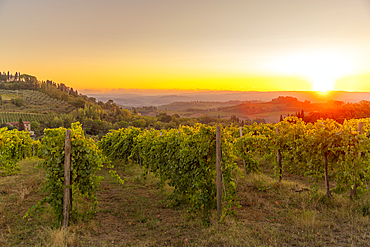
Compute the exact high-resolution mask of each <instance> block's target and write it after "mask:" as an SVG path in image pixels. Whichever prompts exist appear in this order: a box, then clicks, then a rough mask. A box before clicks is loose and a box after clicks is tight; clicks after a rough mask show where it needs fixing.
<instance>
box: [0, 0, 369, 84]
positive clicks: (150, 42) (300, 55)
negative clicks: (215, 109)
mask: <svg viewBox="0 0 370 247" xmlns="http://www.w3.org/2000/svg"><path fill="white" fill-rule="evenodd" d="M0 27H1V35H0V71H5V72H7V71H10V73H13V74H14V73H15V72H16V71H20V72H21V73H25V74H30V75H34V76H36V77H37V78H38V79H39V80H46V79H49V80H53V81H55V82H58V83H65V84H66V85H68V86H71V87H73V88H76V89H79V90H83V89H102V90H106V89H118V88H137V89H193V90H194V89H211V90H235V91H305V90H319V91H326V90H333V89H334V90H346V91H370V83H369V82H370V45H369V44H370V1H368V0H231V1H218V0H213V1H211V0H208V1H203V0H194V1H193V0H187V1H176V0H168V1H165V0H106V1H96V0H73V1H72V0H63V1H57V0H0Z"/></svg>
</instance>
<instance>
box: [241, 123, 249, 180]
mask: <svg viewBox="0 0 370 247" xmlns="http://www.w3.org/2000/svg"><path fill="white" fill-rule="evenodd" d="M239 133H240V137H243V128H242V127H239ZM243 167H244V171H245V175H248V173H247V168H246V167H245V159H243Z"/></svg>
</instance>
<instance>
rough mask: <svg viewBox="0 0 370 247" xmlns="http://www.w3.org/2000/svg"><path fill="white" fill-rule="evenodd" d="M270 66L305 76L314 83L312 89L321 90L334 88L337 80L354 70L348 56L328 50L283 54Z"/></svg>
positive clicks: (285, 72)
mask: <svg viewBox="0 0 370 247" xmlns="http://www.w3.org/2000/svg"><path fill="white" fill-rule="evenodd" d="M269 67H270V68H272V69H273V70H274V71H275V72H278V73H284V74H294V75H297V76H301V77H304V78H306V79H307V80H308V81H310V82H311V83H312V90H314V91H320V92H326V91H328V90H333V89H334V88H335V82H336V80H338V79H340V78H342V77H344V76H346V75H348V74H350V73H352V72H353V62H352V61H351V59H350V58H349V57H348V56H345V55H343V54H340V53H339V52H338V53H331V52H327V51H314V52H312V51H311V52H306V53H297V54H292V55H288V56H282V57H279V58H278V59H276V61H274V62H273V63H272V64H271V65H270V66H269Z"/></svg>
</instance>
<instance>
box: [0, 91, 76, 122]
mask: <svg viewBox="0 0 370 247" xmlns="http://www.w3.org/2000/svg"><path fill="white" fill-rule="evenodd" d="M0 95H1V97H2V99H3V101H4V102H3V106H2V108H0V111H4V112H13V111H16V112H28V113H38V114H49V113H50V114H56V113H59V112H68V109H69V108H71V106H70V105H69V104H68V103H66V102H65V101H62V100H58V99H54V98H51V97H50V96H48V95H46V94H44V93H42V92H39V91H34V90H5V89H0ZM16 98H22V99H23V105H22V106H16V105H14V104H13V103H12V102H11V100H12V99H16ZM17 121H18V120H17Z"/></svg>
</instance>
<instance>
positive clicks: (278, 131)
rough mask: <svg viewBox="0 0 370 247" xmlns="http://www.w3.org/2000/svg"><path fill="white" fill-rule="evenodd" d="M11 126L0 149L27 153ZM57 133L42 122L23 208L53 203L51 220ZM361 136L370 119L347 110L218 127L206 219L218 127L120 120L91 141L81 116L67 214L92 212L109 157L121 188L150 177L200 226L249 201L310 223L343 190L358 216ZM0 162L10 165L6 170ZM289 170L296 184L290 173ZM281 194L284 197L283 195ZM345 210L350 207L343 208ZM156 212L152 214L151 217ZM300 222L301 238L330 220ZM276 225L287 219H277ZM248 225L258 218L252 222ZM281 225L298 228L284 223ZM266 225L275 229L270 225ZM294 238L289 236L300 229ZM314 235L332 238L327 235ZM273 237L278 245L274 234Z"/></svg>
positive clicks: (363, 174)
mask: <svg viewBox="0 0 370 247" xmlns="http://www.w3.org/2000/svg"><path fill="white" fill-rule="evenodd" d="M13 132H14V133H13ZM13 132H11V134H10V132H9V133H7V131H3V132H0V134H2V135H3V136H0V151H1V152H3V153H4V154H6V155H7V157H11V156H12V153H13V154H14V153H19V152H21V153H24V152H25V151H20V150H30V143H32V142H29V141H24V144H22V145H19V148H20V149H19V150H17V147H18V144H16V145H13V144H7V143H8V142H6V141H4V140H8V138H9V135H15V136H17V135H18V134H17V133H18V132H17V131H13ZM64 132H65V129H63V128H59V129H55V130H45V137H44V139H43V140H42V141H41V145H39V144H37V145H38V146H40V148H39V149H38V153H39V155H41V157H43V161H42V163H41V164H40V166H41V167H44V169H45V171H46V174H47V175H46V177H47V181H46V183H45V187H44V192H45V193H46V194H47V196H46V197H45V198H44V199H42V200H41V201H40V202H39V203H38V204H36V205H35V206H34V207H32V208H31V209H30V210H29V211H28V213H27V217H35V213H36V212H37V210H40V209H41V208H43V207H46V206H48V207H50V206H51V207H52V209H53V212H54V215H55V217H56V219H57V226H60V225H61V221H62V207H61V205H62V199H63V193H62V191H63V188H64V186H63V181H64V179H63V160H64V158H63V157H64V152H65V151H64V145H63V142H64ZM369 137H370V119H352V120H348V121H345V122H344V123H343V124H339V123H337V122H335V121H333V120H330V119H327V120H320V121H317V122H316V123H314V124H306V123H304V122H303V121H302V120H300V119H298V118H296V117H289V118H286V119H284V121H281V122H279V123H278V124H262V125H257V124H254V125H249V126H243V127H242V128H239V127H225V128H223V129H222V134H221V140H220V141H221V149H222V156H221V164H222V165H221V167H222V196H221V197H222V215H221V217H220V218H218V220H216V222H215V221H214V219H213V218H214V213H215V210H216V204H217V198H216V176H217V174H216V142H217V140H216V127H211V126H207V125H202V124H198V125H196V126H194V127H186V126H182V127H180V128H179V129H172V130H153V129H151V130H140V129H138V128H126V129H125V128H124V129H119V130H112V131H111V132H110V133H108V134H107V135H106V136H104V137H103V139H102V140H101V141H99V142H98V143H95V142H94V141H92V140H91V139H87V138H85V136H84V134H83V131H82V129H81V126H80V125H78V124H74V125H73V126H72V151H71V153H72V159H71V160H72V163H71V170H72V174H71V181H72V185H71V190H72V189H73V192H72V193H71V194H73V195H74V196H76V197H74V199H73V205H81V206H76V207H74V209H73V210H74V211H73V215H74V216H73V219H74V222H76V220H77V219H78V217H84V216H83V215H85V214H86V213H87V214H88V215H91V214H92V215H94V214H96V213H97V212H98V211H96V206H97V202H98V200H99V198H98V197H97V196H96V193H97V192H98V187H99V184H100V183H101V181H102V179H103V177H99V176H97V175H95V174H96V173H98V172H99V170H100V169H102V168H103V165H102V164H103V163H106V164H110V163H114V164H116V167H117V168H116V170H113V166H112V165H108V167H105V168H103V169H108V170H109V173H110V174H111V176H112V177H114V179H115V180H118V181H119V183H120V184H121V185H122V184H123V188H125V186H133V184H135V183H139V184H140V186H143V184H144V185H145V184H146V183H150V181H151V180H153V179H155V181H157V182H156V184H155V186H157V187H158V188H161V190H166V191H167V193H166V196H165V198H163V200H165V201H167V204H166V205H167V207H168V206H170V207H179V206H181V205H182V207H185V208H186V211H187V214H188V215H190V216H191V217H199V219H200V220H201V222H202V225H206V226H208V227H209V226H210V225H212V224H219V222H224V223H222V224H231V222H232V221H234V217H237V218H238V217H242V216H240V212H241V211H243V210H244V211H245V210H247V211H248V212H249V210H248V209H247V208H248V207H250V208H251V210H252V209H253V210H254V212H255V213H256V212H260V213H261V212H264V211H266V210H268V211H269V212H270V214H271V213H272V214H275V215H276V214H277V213H276V212H279V215H278V216H273V217H271V216H268V215H267V213H263V214H264V215H265V216H263V217H262V219H263V220H262V222H263V224H268V225H270V224H271V225H274V226H275V227H282V224H283V220H284V218H287V219H289V220H290V221H291V222H293V223H294V224H298V223H297V222H296V217H297V216H295V214H297V215H302V217H303V218H302V220H303V219H306V220H307V219H308V218H309V220H312V221H313V222H319V220H318V219H317V217H318V216H314V217H313V216H312V214H314V215H316V214H317V213H313V212H317V211H325V212H326V210H327V212H328V214H329V211H330V209H329V208H330V207H338V206H335V205H339V204H338V201H341V202H343V200H346V198H349V199H350V200H349V203H348V207H350V208H351V210H354V209H356V208H357V209H356V210H357V211H356V214H358V215H359V217H368V216H369V215H370V210H369V208H370V204H369V202H368V199H369V198H368V197H369V181H370V175H369V172H368V171H369V169H370V167H369V164H370V162H369V161H370V153H369V150H370V139H369ZM22 138H23V139H24V140H28V139H27V138H26V137H20V138H18V139H22ZM1 140H3V142H1ZM1 143H2V144H1ZM12 143H13V142H12ZM14 143H15V142H14ZM17 143H23V142H19V141H18V142H17ZM27 152H28V153H29V151H27ZM4 157H5V156H4ZM17 157H18V158H17V159H14V162H13V163H12V164H6V163H4V160H2V161H1V162H2V164H5V165H3V167H0V169H2V170H3V174H4V175H7V174H11V173H14V172H15V171H16V170H17V169H16V168H15V167H14V163H15V162H16V161H18V160H20V158H19V155H18V156H17ZM134 165H136V166H137V167H138V169H139V170H140V174H139V175H138V176H136V177H135V178H132V180H127V179H123V180H122V179H121V177H120V176H119V175H118V174H121V176H122V175H123V174H122V171H124V170H126V169H128V167H132V166H134ZM5 168H7V169H8V170H9V171H10V172H6V171H7V170H6V169H5ZM4 171H5V172H4ZM117 172H118V173H117ZM292 178H294V181H295V182H294V183H290V182H289V181H291V180H292ZM124 181H125V182H124ZM286 181H288V182H286ZM301 181H304V182H301ZM151 186H154V185H151ZM144 187H145V186H144ZM145 188H147V187H145ZM132 193H134V192H133V191H132ZM248 193H249V194H248ZM284 194H285V195H286V197H287V198H284ZM263 197H266V198H269V197H272V198H278V199H274V200H275V202H273V203H268V202H266V201H264V200H263V199H262V198H263ZM129 201H131V199H130V200H129ZM262 201H263V203H262ZM257 202H259V203H257ZM266 203H267V204H266ZM128 204H129V202H128ZM128 204H127V205H128ZM283 204H284V205H283ZM285 204H286V205H285ZM71 205H72V202H71ZM254 205H256V206H254ZM267 205H268V206H267ZM346 205H347V204H346ZM142 206H143V205H142ZM142 206H141V207H142ZM147 206H149V207H150V205H147ZM83 207H85V208H86V207H87V208H86V209H83ZM275 207H276V209H274V210H275V213H273V212H271V210H272V209H271V208H275ZM288 209H289V210H294V211H295V213H293V214H292V215H290V214H291V213H288V214H287V210H288ZM253 210H252V211H253ZM335 210H337V209H335ZM244 211H243V212H244ZM252 211H251V212H252ZM353 212H354V211H349V213H351V215H353ZM319 213H320V212H319ZM147 214H149V211H148V213H147ZM159 217H160V215H158V217H157V218H159ZM312 217H313V218H312ZM338 217H339V216H338ZM352 217H354V216H352ZM232 219H233V220H232ZM249 220H251V219H249ZM275 220H276V221H277V220H278V221H279V223H278V222H276V224H279V225H276V224H275ZM140 221H141V220H140ZM141 222H145V221H141ZM227 222H229V223H227ZM71 224H74V223H71ZM130 224H131V223H130ZM304 224H306V227H308V228H309V229H312V232H310V233H307V234H308V235H307V238H304V239H305V240H304V241H305V242H302V245H307V244H308V243H310V241H314V240H312V239H311V236H314V237H315V236H316V237H317V236H321V233H319V232H317V230H314V229H321V230H320V231H329V230H328V229H330V225H329V226H327V225H326V230H324V228H320V227H319V226H316V225H315V224H318V225H319V223H315V224H313V223H312V224H310V223H304ZM320 224H321V223H320ZM323 224H324V223H323ZM330 224H333V223H330ZM357 224H363V226H364V227H365V228H367V227H370V226H369V225H368V224H366V223H357ZM283 225H284V224H283ZM324 225H325V224H324ZM248 227H249V226H248ZM284 227H287V228H289V226H285V225H284ZM265 228H266V225H265ZM253 229H258V227H256V226H254V228H253ZM248 231H249V230H248ZM289 231H296V229H293V228H292V229H290V230H289ZM315 231H316V232H315ZM330 231H331V230H330ZM359 231H360V230H359ZM253 232H254V230H253V231H252V230H250V234H252V235H253ZM302 232H303V231H302ZM261 234H262V233H261ZM271 234H272V236H276V235H275V233H271ZM332 234H334V235H335V234H337V233H332ZM262 235H264V234H262ZM334 235H333V236H334ZM284 236H285V235H284ZM297 236H298V235H297ZM335 236H336V237H332V239H334V240H332V241H334V242H333V243H341V242H340V241H341V240H340V239H338V238H337V237H338V236H337V235H335ZM323 237H324V236H323ZM295 239H296V241H297V239H299V237H295ZM310 239H311V240H310ZM362 239H364V242H361V241H360V240H361V239H358V240H356V241H357V242H356V243H358V245H359V246H360V245H362V243H365V242H366V241H369V240H370V239H369V237H367V236H363V237H362ZM253 241H257V240H253ZM263 241H265V240H263ZM266 241H267V240H266ZM269 241H270V240H269ZM281 241H285V242H286V243H288V245H291V244H292V242H291V240H289V238H288V235H287V237H286V238H285V237H284V240H281ZM315 241H316V240H315ZM338 241H339V242H338ZM259 243H261V242H259ZM315 243H318V245H331V244H330V242H320V241H319V242H315ZM265 244H266V243H265ZM162 245H163V243H162ZM184 245H186V243H184ZM267 245H270V244H267ZM272 245H273V246H275V245H276V246H279V244H278V243H277V242H276V243H275V244H272ZM332 245H333V246H335V244H332ZM364 246H366V245H364Z"/></svg>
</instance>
